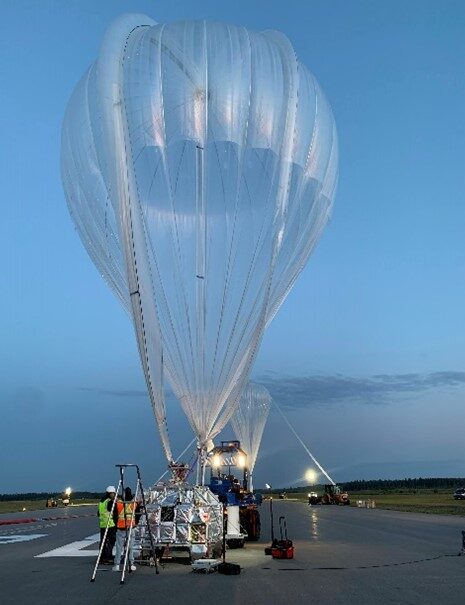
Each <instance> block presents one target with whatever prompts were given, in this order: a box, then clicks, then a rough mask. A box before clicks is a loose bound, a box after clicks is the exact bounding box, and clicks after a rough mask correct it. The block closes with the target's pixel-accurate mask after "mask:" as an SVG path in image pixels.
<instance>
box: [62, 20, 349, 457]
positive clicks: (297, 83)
mask: <svg viewBox="0 0 465 605" xmlns="http://www.w3.org/2000/svg"><path fill="white" fill-rule="evenodd" d="M62 174H63V182H64V187H65V191H66V196H67V200H68V205H69V208H70V211H71V214H72V216H73V218H74V221H75V223H76V226H77V229H78V231H79V234H80V236H81V239H82V240H83V243H84V245H85V246H86V248H87V250H88V252H89V254H90V256H91V258H92V260H93V261H94V263H95V264H96V265H97V267H98V269H99V270H100V272H101V273H102V274H103V276H104V277H105V278H106V279H107V281H108V282H109V283H110V285H111V287H112V288H113V290H114V291H115V293H116V295H117V296H118V298H119V299H120V300H121V301H122V303H123V304H124V305H125V307H126V308H127V309H129V310H130V311H131V313H132V316H133V318H134V324H135V329H136V335H137V339H138V343H139V350H140V354H141V359H142V364H143V367H144V373H145V377H146V381H147V384H148V388H149V393H150V396H151V399H152V404H153V406H154V410H155V414H156V417H157V421H158V423H159V425H160V427H161V431H162V440H163V442H164V444H165V451H167V455H170V452H169V444H168V440H167V435H166V434H164V433H166V431H165V428H166V423H165V407H164V400H163V389H162V386H161V385H162V369H163V367H164V368H166V372H167V375H168V379H169V381H170V383H171V386H172V388H173V390H174V392H175V394H176V396H177V397H178V399H179V401H180V402H181V405H182V407H183V409H184V411H185V413H186V415H187V417H188V419H189V421H190V423H191V426H192V428H193V429H194V431H195V433H196V435H197V437H198V439H199V442H200V444H201V445H202V446H204V444H206V442H207V440H208V439H210V438H212V437H214V436H215V435H216V434H217V433H218V432H219V431H220V430H221V429H222V428H223V427H224V426H225V425H226V423H227V422H228V420H229V418H230V416H231V414H232V412H233V411H234V408H235V406H236V403H237V399H238V396H239V394H240V393H241V391H242V389H243V386H244V384H245V382H246V380H247V378H248V374H249V371H250V368H251V365H252V363H253V361H254V358H255V355H256V352H257V349H258V346H259V344H260V341H261V338H262V335H263V331H264V328H265V326H266V324H267V323H269V321H271V319H272V317H273V316H274V314H275V313H276V311H277V310H278V308H279V306H280V305H281V303H282V301H283V300H284V298H285V296H286V294H287V293H288V291H289V290H290V288H291V287H292V284H293V283H294V281H295V279H296V278H297V276H298V274H299V273H300V271H301V270H302V268H303V267H304V265H305V263H306V261H307V259H308V257H309V255H310V253H311V251H312V249H313V247H314V245H315V244H316V242H317V240H318V238H319V236H320V234H321V232H322V230H323V228H324V226H325V224H326V222H327V220H328V217H329V215H330V211H331V206H332V202H333V196H334V191H335V187H336V181H337V137H336V130H335V125H334V120H333V116H332V113H331V110H330V107H329V105H328V103H327V102H326V100H325V98H324V96H323V93H322V92H321V89H320V88H319V86H318V84H317V83H316V81H315V79H314V77H313V76H312V75H311V74H310V72H308V71H307V69H306V68H305V67H304V66H303V65H302V64H301V63H300V62H299V61H298V60H297V58H296V56H295V54H294V51H293V49H292V46H291V45H290V43H289V41H288V40H287V39H286V38H285V37H284V36H283V35H281V34H279V33H277V32H264V33H254V32H251V31H249V30H247V29H245V28H243V27H236V26H233V25H226V24H219V23H206V22H193V21H185V22H181V23H172V24H165V25H157V24H155V23H154V22H153V21H151V20H150V19H149V18H147V17H145V16H141V15H126V16H123V17H121V18H120V19H119V20H117V21H116V22H115V23H114V24H113V26H112V27H111V28H110V29H109V31H108V32H107V34H106V36H105V39H104V42H103V45H102V48H101V51H100V55H99V58H98V60H97V61H96V62H95V63H94V64H93V65H92V66H91V67H90V69H89V71H88V72H87V74H86V75H85V76H84V78H83V79H82V80H81V82H80V83H79V84H78V86H77V88H76V90H75V91H74V94H73V97H72V99H71V101H70V103H69V106H68V110H67V113H66V117H65V121H64V126H63V144H62Z"/></svg>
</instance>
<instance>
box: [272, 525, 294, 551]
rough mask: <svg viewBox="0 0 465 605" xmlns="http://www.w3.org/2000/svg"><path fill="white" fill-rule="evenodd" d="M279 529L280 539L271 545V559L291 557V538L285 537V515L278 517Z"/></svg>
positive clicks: (292, 548)
mask: <svg viewBox="0 0 465 605" xmlns="http://www.w3.org/2000/svg"><path fill="white" fill-rule="evenodd" d="M279 531H280V534H281V539H280V540H276V541H275V543H274V544H273V545H272V547H271V556H272V558H273V559H293V558H294V545H293V543H292V540H289V539H288V537H287V524H286V518H285V517H279Z"/></svg>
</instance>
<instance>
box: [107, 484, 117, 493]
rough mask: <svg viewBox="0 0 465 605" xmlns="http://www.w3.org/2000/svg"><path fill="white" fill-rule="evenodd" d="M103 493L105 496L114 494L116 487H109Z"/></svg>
mask: <svg viewBox="0 0 465 605" xmlns="http://www.w3.org/2000/svg"><path fill="white" fill-rule="evenodd" d="M105 491H106V492H107V494H111V493H113V494H116V487H115V486H114V485H109V486H108V487H107V489H106V490H105Z"/></svg>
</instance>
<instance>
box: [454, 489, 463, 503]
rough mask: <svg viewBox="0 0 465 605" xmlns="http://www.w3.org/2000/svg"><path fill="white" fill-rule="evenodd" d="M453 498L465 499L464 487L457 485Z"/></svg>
mask: <svg viewBox="0 0 465 605" xmlns="http://www.w3.org/2000/svg"><path fill="white" fill-rule="evenodd" d="M454 500H465V487H459V489H456V490H455V492H454Z"/></svg>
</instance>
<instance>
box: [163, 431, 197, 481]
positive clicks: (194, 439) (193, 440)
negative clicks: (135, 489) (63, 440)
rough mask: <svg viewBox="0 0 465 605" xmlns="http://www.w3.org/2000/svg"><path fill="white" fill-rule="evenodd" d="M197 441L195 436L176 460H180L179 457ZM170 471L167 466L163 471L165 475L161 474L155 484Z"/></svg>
mask: <svg viewBox="0 0 465 605" xmlns="http://www.w3.org/2000/svg"><path fill="white" fill-rule="evenodd" d="M195 441H196V437H194V438H193V439H192V441H191V442H190V443H189V445H188V446H187V447H185V448H184V449H183V450H182V452H181V453H180V454H179V455H178V456H176V462H179V458H181V456H184V454H185V453H186V452H187V450H188V449H189V448H190V447H191V446H192V445H194V443H195ZM168 471H169V468H167V469H166V471H165V472H164V473H163V475H161V476H160V477H159V478H158V479H157V480H156V481H155V483H154V485H157V483H159V482H160V481H161V480H162V479H163V477H164V476H165V475H166V473H167V472H168Z"/></svg>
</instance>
